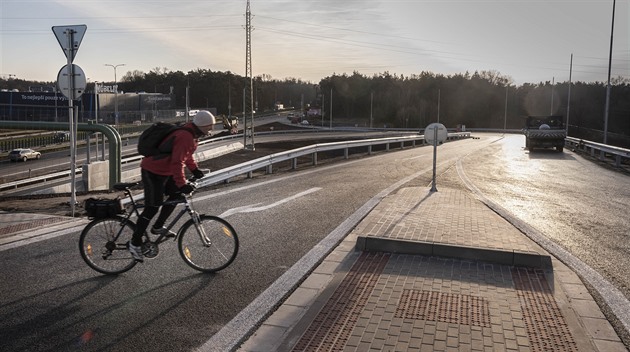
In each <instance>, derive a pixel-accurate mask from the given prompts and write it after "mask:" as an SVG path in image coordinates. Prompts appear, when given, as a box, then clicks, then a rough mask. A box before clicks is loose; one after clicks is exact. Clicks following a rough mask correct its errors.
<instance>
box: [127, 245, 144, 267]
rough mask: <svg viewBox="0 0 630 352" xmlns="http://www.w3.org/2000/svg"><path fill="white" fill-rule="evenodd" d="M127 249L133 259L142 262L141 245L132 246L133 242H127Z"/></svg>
mask: <svg viewBox="0 0 630 352" xmlns="http://www.w3.org/2000/svg"><path fill="white" fill-rule="evenodd" d="M127 249H129V253H131V256H132V257H133V259H135V260H136V261H137V262H140V263H142V262H144V257H143V256H142V247H141V246H134V245H133V244H131V242H127Z"/></svg>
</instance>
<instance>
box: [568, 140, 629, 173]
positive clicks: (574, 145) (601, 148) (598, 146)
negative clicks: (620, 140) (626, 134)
mask: <svg viewBox="0 0 630 352" xmlns="http://www.w3.org/2000/svg"><path fill="white" fill-rule="evenodd" d="M564 144H565V145H566V146H567V147H569V148H571V149H576V150H580V151H583V152H585V153H590V155H591V156H592V157H595V156H596V155H597V154H599V155H598V157H599V159H600V160H603V159H607V158H612V159H613V160H614V163H615V166H616V167H621V164H622V163H629V162H630V149H624V148H620V147H615V146H612V145H607V144H602V143H596V142H592V141H585V140H583V139H578V138H573V137H567V138H565V140H564Z"/></svg>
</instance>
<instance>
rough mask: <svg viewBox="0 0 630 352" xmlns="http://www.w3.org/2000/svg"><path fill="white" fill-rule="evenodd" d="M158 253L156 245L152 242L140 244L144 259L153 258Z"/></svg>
mask: <svg viewBox="0 0 630 352" xmlns="http://www.w3.org/2000/svg"><path fill="white" fill-rule="evenodd" d="M159 253H160V250H159V248H158V245H157V244H156V243H154V242H145V243H143V244H142V255H144V257H145V258H155V257H157V255H158V254H159Z"/></svg>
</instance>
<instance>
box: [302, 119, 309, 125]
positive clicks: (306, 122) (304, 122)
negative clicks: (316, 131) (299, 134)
mask: <svg viewBox="0 0 630 352" xmlns="http://www.w3.org/2000/svg"><path fill="white" fill-rule="evenodd" d="M300 124H302V125H305V126H308V125H309V123H308V121H307V120H302V122H300Z"/></svg>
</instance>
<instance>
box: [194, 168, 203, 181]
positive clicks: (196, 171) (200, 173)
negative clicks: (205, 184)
mask: <svg viewBox="0 0 630 352" xmlns="http://www.w3.org/2000/svg"><path fill="white" fill-rule="evenodd" d="M192 174H193V176H195V178H197V179H199V178H202V177H203V175H204V174H203V171H201V170H199V169H194V170H192Z"/></svg>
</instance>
